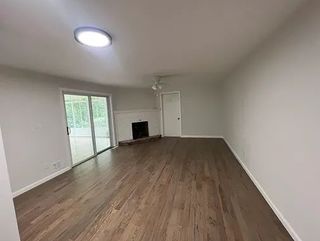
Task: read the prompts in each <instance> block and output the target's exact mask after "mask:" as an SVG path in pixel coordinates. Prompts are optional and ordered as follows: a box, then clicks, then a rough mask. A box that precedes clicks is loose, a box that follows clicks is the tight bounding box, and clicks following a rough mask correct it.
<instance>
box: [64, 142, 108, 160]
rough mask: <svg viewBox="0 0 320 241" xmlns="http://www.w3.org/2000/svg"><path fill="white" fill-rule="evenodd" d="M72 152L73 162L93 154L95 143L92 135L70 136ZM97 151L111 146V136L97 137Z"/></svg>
mask: <svg viewBox="0 0 320 241" xmlns="http://www.w3.org/2000/svg"><path fill="white" fill-rule="evenodd" d="M70 144H71V154H72V159H73V164H77V163H78V162H81V161H83V160H84V159H86V158H88V157H90V156H92V155H93V144H92V138H91V137H85V136H70ZM96 144H97V151H98V152H99V151H101V150H104V149H106V148H108V147H109V146H110V138H109V137H97V138H96Z"/></svg>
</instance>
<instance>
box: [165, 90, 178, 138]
mask: <svg viewBox="0 0 320 241" xmlns="http://www.w3.org/2000/svg"><path fill="white" fill-rule="evenodd" d="M162 115H163V116H162V119H163V135H164V136H181V112H180V94H179V93H163V94H162Z"/></svg>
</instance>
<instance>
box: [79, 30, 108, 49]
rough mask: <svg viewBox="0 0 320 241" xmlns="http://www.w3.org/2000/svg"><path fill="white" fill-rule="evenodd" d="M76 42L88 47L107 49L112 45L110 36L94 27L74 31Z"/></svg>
mask: <svg viewBox="0 0 320 241" xmlns="http://www.w3.org/2000/svg"><path fill="white" fill-rule="evenodd" d="M74 38H75V40H76V41H77V42H79V43H81V44H83V45H86V46H90V47H98V48H99V47H100V48H102V47H107V46H110V45H111V43H112V38H111V36H110V35H109V34H108V33H107V32H105V31H103V30H102V29H99V28H95V27H80V28H77V29H75V30H74Z"/></svg>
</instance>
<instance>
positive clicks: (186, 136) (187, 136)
mask: <svg viewBox="0 0 320 241" xmlns="http://www.w3.org/2000/svg"><path fill="white" fill-rule="evenodd" d="M181 137H182V138H222V139H223V136H200V135H182V136H181Z"/></svg>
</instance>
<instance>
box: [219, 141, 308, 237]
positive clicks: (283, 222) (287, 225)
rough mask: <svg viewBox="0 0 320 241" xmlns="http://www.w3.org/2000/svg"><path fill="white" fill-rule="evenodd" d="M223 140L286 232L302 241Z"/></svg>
mask: <svg viewBox="0 0 320 241" xmlns="http://www.w3.org/2000/svg"><path fill="white" fill-rule="evenodd" d="M223 139H224V141H225V142H226V143H227V145H228V147H229V149H230V150H231V152H232V153H233V155H234V156H235V157H236V159H237V160H238V162H239V163H240V165H241V166H242V168H243V169H244V170H245V172H246V173H247V175H248V176H249V177H250V179H251V181H252V182H253V183H254V185H255V186H256V187H257V188H258V190H259V191H260V193H261V194H262V196H263V198H264V199H265V200H266V201H267V203H268V204H269V206H270V207H271V209H272V210H273V212H274V213H275V215H276V216H277V217H278V219H279V220H280V221H281V223H282V224H283V226H284V227H285V229H286V230H287V231H288V233H289V234H290V235H291V237H292V238H293V239H294V240H295V241H302V239H301V238H300V237H299V235H298V234H297V233H296V232H295V231H294V229H293V227H292V226H291V225H290V223H289V222H288V220H287V219H286V218H285V217H284V216H283V214H282V213H281V212H280V210H279V209H278V208H277V207H276V205H275V204H274V203H273V202H272V200H271V198H270V197H269V196H268V194H267V193H266V192H265V191H264V189H263V187H262V186H261V184H260V183H259V182H258V180H257V179H256V178H255V177H254V175H253V174H252V173H251V172H250V170H249V169H248V168H247V166H246V165H245V164H244V162H243V161H242V160H241V159H240V157H239V155H238V154H237V153H236V151H235V150H234V149H233V148H232V146H231V145H230V143H229V142H228V141H227V140H226V139H225V138H223Z"/></svg>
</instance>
